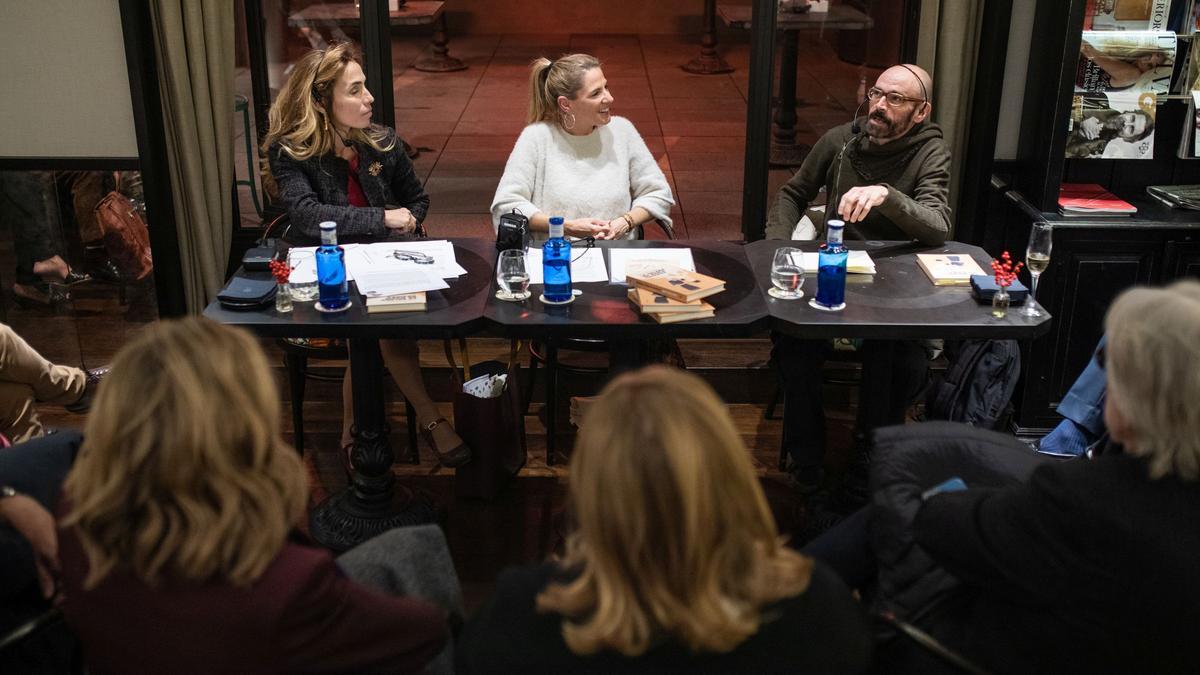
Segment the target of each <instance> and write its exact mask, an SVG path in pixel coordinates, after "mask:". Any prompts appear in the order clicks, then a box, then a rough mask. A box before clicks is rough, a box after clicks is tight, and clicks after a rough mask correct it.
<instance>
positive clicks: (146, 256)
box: [96, 190, 154, 281]
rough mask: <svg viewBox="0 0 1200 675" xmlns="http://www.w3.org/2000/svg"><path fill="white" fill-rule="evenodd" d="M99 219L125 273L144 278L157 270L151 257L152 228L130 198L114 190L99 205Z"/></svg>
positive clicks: (114, 257) (112, 255)
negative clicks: (147, 225)
mask: <svg viewBox="0 0 1200 675" xmlns="http://www.w3.org/2000/svg"><path fill="white" fill-rule="evenodd" d="M96 221H97V222H98V223H99V224H100V231H101V232H103V236H104V249H105V251H107V252H108V255H109V257H110V258H112V260H113V262H114V263H116V265H117V269H119V270H121V274H122V275H124V276H126V277H127V278H129V279H132V280H135V281H141V280H143V279H145V278H146V277H148V276H150V274H151V273H152V272H153V271H154V262H153V260H151V257H150V231H149V230H148V229H146V221H144V220H142V216H141V215H140V214H139V213H138V212H137V211H136V210H135V209H134V208H133V204H132V203H130V201H129V198H128V197H126V196H125V195H123V194H121V193H120V192H117V191H116V190H113V191H112V192H110V193H108V194H107V195H105V197H104V199H101V200H100V203H99V204H97V205H96Z"/></svg>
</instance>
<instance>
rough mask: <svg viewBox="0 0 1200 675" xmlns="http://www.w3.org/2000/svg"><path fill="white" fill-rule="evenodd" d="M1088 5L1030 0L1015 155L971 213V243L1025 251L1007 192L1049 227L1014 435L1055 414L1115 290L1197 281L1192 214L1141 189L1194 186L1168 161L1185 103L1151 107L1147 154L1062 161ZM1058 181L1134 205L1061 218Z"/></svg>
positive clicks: (1199, 232)
mask: <svg viewBox="0 0 1200 675" xmlns="http://www.w3.org/2000/svg"><path fill="white" fill-rule="evenodd" d="M1176 1H1182V0H1176ZM1086 4H1087V0H1038V2H1037V7H1036V10H1035V12H1036V18H1035V20H1034V29H1033V31H1034V32H1033V36H1032V45H1033V54H1034V55H1035V56H1034V57H1033V58H1031V59H1030V62H1029V68H1028V72H1027V78H1026V86H1025V97H1024V103H1023V108H1022V111H1021V125H1020V128H1021V132H1020V140H1019V145H1018V159H1017V160H1016V161H1012V162H994V163H993V164H992V174H993V175H992V177H991V178H992V180H991V190H990V192H989V194H988V195H987V196H986V197H985V198H983V199H982V200H981V207H980V208H979V209H978V210H977V211H976V212H975V215H976V217H978V218H979V219H981V221H983V222H984V223H985V227H983V228H978V230H979V234H977V235H976V236H977V238H978V239H979V241H976V242H973V243H978V244H980V245H982V246H984V247H985V248H987V249H988V250H989V251H991V252H993V253H995V252H998V251H999V250H1002V249H1007V250H1009V251H1012V252H1013V253H1014V254H1016V253H1018V252H1023V251H1024V249H1025V243H1026V239H1027V237H1028V233H1029V224H1030V221H1031V215H1030V214H1029V213H1026V212H1024V211H1022V210H1021V209H1020V208H1018V207H1017V206H1015V205H1014V203H1013V201H1012V199H1010V198H1006V196H1005V193H1006V192H1008V191H1009V190H1015V191H1016V192H1018V193H1020V194H1021V195H1023V196H1024V198H1025V199H1026V200H1027V201H1028V203H1029V204H1030V205H1032V207H1033V210H1035V211H1040V212H1041V213H1042V217H1044V218H1045V219H1046V220H1048V221H1051V222H1053V223H1054V224H1055V226H1056V227H1055V237H1054V254H1053V256H1052V258H1051V263H1050V268H1049V269H1048V270H1047V271H1046V273H1045V274H1044V275H1043V276H1042V280H1041V284H1040V286H1039V288H1038V294H1039V300H1040V301H1041V302H1042V304H1043V305H1045V306H1046V307H1047V308H1048V309H1049V310H1050V312H1051V313H1052V314H1053V316H1054V325H1053V328H1052V329H1051V331H1050V333H1049V334H1047V335H1046V336H1044V337H1042V338H1039V339H1037V340H1034V341H1031V342H1029V343H1026V344H1023V345H1022V378H1021V382H1020V384H1019V385H1018V389H1017V393H1016V395H1015V398H1014V405H1015V408H1016V410H1015V415H1014V427H1015V431H1016V432H1017V433H1018V435H1021V436H1028V437H1032V436H1038V435H1041V434H1043V433H1045V432H1047V431H1049V429H1051V428H1052V427H1053V426H1055V425H1056V424H1057V423H1058V422H1059V421H1060V420H1061V419H1062V418H1061V417H1059V416H1058V415H1057V413H1056V412H1055V409H1056V408H1057V406H1058V403H1059V402H1060V401H1061V400H1062V398H1063V396H1064V395H1065V394H1066V392H1067V390H1068V389H1069V388H1070V386H1071V384H1072V383H1073V382H1074V381H1075V378H1076V377H1077V376H1078V374H1079V372H1080V371H1082V370H1083V367H1084V366H1085V365H1086V363H1087V361H1088V359H1089V358H1090V356H1091V353H1092V350H1093V348H1094V347H1095V345H1096V342H1097V341H1098V340H1099V339H1100V336H1101V334H1102V333H1103V322H1104V314H1105V312H1106V311H1107V309H1108V306H1109V304H1110V303H1111V301H1112V299H1113V298H1114V297H1115V296H1116V295H1117V294H1119V293H1120V292H1121V291H1123V290H1125V289H1126V288H1128V287H1130V286H1133V285H1135V284H1166V283H1169V282H1171V281H1173V280H1175V279H1179V278H1182V277H1186V276H1194V277H1200V212H1196V211H1182V210H1173V209H1169V208H1166V207H1164V206H1161V205H1159V204H1158V203H1157V202H1155V201H1154V200H1152V199H1150V198H1148V197H1147V196H1146V186H1147V185H1166V184H1187V183H1200V159H1180V158H1177V157H1176V149H1177V148H1178V145H1179V141H1180V138H1181V135H1182V133H1183V125H1184V118H1185V117H1186V115H1187V108H1188V106H1187V102H1186V100H1183V98H1182V97H1171V98H1169V99H1168V100H1166V101H1163V102H1161V103H1160V105H1159V106H1158V109H1157V119H1156V124H1155V148H1154V150H1155V152H1154V155H1155V157H1154V159H1151V160H1112V159H1066V158H1065V157H1064V152H1065V149H1066V141H1067V129H1068V126H1069V119H1070V116H1071V104H1072V97H1073V96H1074V83H1075V75H1076V68H1077V63H1078V58H1079V49H1080V43H1081V40H1082V28H1083V19H1084V10H1085V8H1086ZM1064 182H1067V183H1099V184H1100V185H1103V186H1105V187H1106V188H1108V189H1109V190H1110V191H1112V192H1113V193H1114V194H1116V195H1117V196H1118V197H1120V198H1122V199H1125V200H1127V201H1129V202H1131V203H1133V204H1134V205H1136V206H1137V207H1138V214H1137V215H1136V216H1135V217H1132V218H1123V219H1111V218H1110V219H1083V218H1073V219H1064V218H1062V217H1060V216H1059V215H1058V204H1057V201H1058V188H1059V185H1061V184H1062V183H1064Z"/></svg>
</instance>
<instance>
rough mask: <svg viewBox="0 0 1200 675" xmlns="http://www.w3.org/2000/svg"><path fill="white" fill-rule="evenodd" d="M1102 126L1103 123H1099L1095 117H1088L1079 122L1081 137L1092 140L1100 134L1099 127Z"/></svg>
mask: <svg viewBox="0 0 1200 675" xmlns="http://www.w3.org/2000/svg"><path fill="white" fill-rule="evenodd" d="M1103 127H1104V125H1103V124H1101V123H1100V120H1098V119H1096V118H1095V117H1089V118H1087V119H1086V120H1083V121H1082V122H1080V123H1079V133H1081V134H1083V137H1084V138H1086V139H1088V140H1089V141H1094V140H1096V139H1097V138H1098V137H1099V136H1100V129H1101V128H1103Z"/></svg>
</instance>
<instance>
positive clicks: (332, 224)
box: [321, 220, 337, 230]
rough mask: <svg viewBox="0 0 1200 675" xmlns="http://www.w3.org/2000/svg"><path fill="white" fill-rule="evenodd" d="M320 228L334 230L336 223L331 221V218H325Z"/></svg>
mask: <svg viewBox="0 0 1200 675" xmlns="http://www.w3.org/2000/svg"><path fill="white" fill-rule="evenodd" d="M321 229H322V230H336V229H337V223H335V222H333V221H332V220H326V221H325V222H323V223H321Z"/></svg>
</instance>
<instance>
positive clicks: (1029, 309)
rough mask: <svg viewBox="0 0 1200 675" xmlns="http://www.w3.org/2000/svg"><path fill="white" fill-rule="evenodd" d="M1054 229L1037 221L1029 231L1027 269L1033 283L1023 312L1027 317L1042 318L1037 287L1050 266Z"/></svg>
mask: <svg viewBox="0 0 1200 675" xmlns="http://www.w3.org/2000/svg"><path fill="white" fill-rule="evenodd" d="M1053 234H1054V227H1053V226H1052V225H1051V224H1050V223H1048V222H1046V221H1044V220H1041V221H1037V222H1035V223H1034V224H1033V227H1032V228H1031V229H1030V230H1029V246H1028V247H1026V249H1025V267H1027V268H1028V269H1029V278H1030V279H1031V280H1032V283H1031V284H1030V286H1029V302H1027V303H1025V310H1024V311H1023V312H1022V314H1024V315H1025V316H1027V317H1031V318H1037V317H1040V316H1042V311H1041V310H1039V309H1038V307H1037V287H1038V277H1040V276H1042V272H1045V271H1046V268H1047V267H1049V266H1050V248H1051V245H1052V243H1053V241H1052V240H1053Z"/></svg>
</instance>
